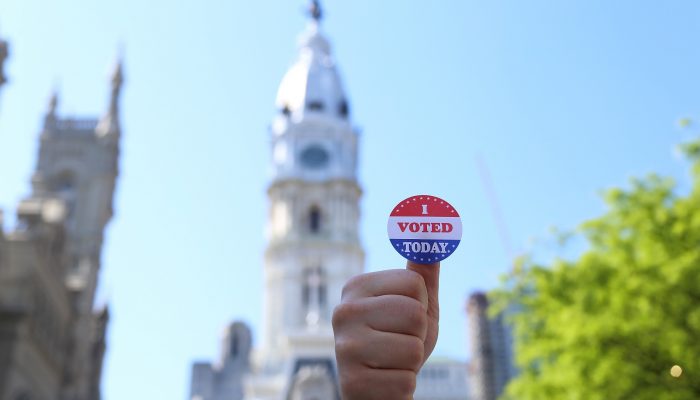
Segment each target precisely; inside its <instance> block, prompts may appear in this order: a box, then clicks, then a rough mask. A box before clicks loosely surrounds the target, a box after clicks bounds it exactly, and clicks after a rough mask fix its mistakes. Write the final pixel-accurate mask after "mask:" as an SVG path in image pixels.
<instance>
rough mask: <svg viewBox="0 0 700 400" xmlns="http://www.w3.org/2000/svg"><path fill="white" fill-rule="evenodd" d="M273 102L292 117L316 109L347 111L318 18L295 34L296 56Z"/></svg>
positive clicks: (336, 114)
mask: <svg viewBox="0 0 700 400" xmlns="http://www.w3.org/2000/svg"><path fill="white" fill-rule="evenodd" d="M319 18H320V17H319ZM276 106H277V108H278V109H279V112H280V113H282V114H283V115H285V116H287V117H293V118H299V117H301V116H302V115H304V114H306V113H309V114H311V113H317V114H323V115H327V116H333V117H339V118H343V119H345V118H347V116H348V114H349V105H348V101H347V98H346V97H345V91H344V90H343V85H342V82H341V80H340V75H339V74H338V71H337V69H336V66H335V61H334V60H333V57H332V56H331V48H330V44H329V43H328V40H326V38H325V37H324V36H323V34H322V33H321V32H320V28H319V21H318V18H314V20H313V21H311V23H309V26H308V27H307V29H306V31H305V32H303V33H302V34H301V36H300V38H299V56H298V58H297V61H296V62H295V63H294V64H293V65H292V66H291V68H289V70H288V71H287V73H286V74H285V75H284V78H283V79H282V83H281V84H280V87H279V90H278V91H277V101H276Z"/></svg>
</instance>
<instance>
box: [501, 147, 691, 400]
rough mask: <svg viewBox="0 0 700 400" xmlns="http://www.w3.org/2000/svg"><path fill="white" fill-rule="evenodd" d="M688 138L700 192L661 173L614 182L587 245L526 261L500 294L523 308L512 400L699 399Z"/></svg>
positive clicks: (589, 225)
mask: <svg viewBox="0 0 700 400" xmlns="http://www.w3.org/2000/svg"><path fill="white" fill-rule="evenodd" d="M682 148H683V150H684V153H685V154H686V155H687V157H688V159H689V160H690V162H691V164H692V176H693V187H692V189H691V191H690V193H686V194H679V193H678V189H677V187H676V185H675V184H674V182H673V181H672V180H670V179H663V178H661V177H659V176H657V175H650V176H648V177H646V178H644V179H634V180H632V183H631V187H629V188H626V189H613V190H610V191H608V192H607V193H606V195H605V200H606V203H607V204H608V210H607V212H606V213H605V214H604V215H603V216H601V217H599V218H596V219H593V220H591V221H587V222H585V223H584V224H583V225H582V226H581V227H580V229H579V230H578V231H577V235H580V237H582V238H584V239H585V241H586V242H587V247H586V248H587V250H586V251H585V252H584V253H583V254H582V255H580V256H579V257H578V258H577V259H575V260H565V259H557V260H555V261H553V262H552V264H551V265H541V264H538V263H536V262H534V261H532V260H531V259H524V260H521V261H520V262H519V264H518V266H517V267H516V268H515V270H514V272H513V273H512V274H511V275H510V276H508V277H507V279H506V282H505V284H504V285H503V287H502V288H501V289H499V290H497V291H495V293H493V296H492V297H493V299H494V300H495V303H496V309H497V310H498V309H499V308H500V310H504V309H506V308H507V307H508V305H513V304H517V307H516V308H517V309H518V310H519V311H518V312H517V313H516V314H513V315H512V316H511V322H512V323H513V326H514V333H515V351H516V363H517V364H518V366H519V368H520V375H519V376H518V377H517V378H516V379H515V380H513V381H512V382H511V383H510V385H509V386H508V388H507V391H506V394H505V395H504V396H503V398H505V399H518V400H542V399H557V400H560V399H564V400H569V399H570V400H598V399H600V400H615V399H634V400H644V399H650V400H651V399H653V400H665V399H669V400H671V399H672V400H685V399H688V400H691V399H692V400H698V399H700V140H698V141H695V142H692V143H689V144H686V145H684V146H682ZM674 365H678V366H680V367H681V368H682V374H681V375H680V376H679V377H673V376H672V375H671V373H670V371H671V368H672V367H673V366H674ZM674 371H678V369H677V368H674Z"/></svg>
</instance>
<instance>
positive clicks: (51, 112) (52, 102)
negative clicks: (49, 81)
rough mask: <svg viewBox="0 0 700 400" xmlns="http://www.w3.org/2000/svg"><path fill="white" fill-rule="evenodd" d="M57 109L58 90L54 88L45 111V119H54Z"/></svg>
mask: <svg viewBox="0 0 700 400" xmlns="http://www.w3.org/2000/svg"><path fill="white" fill-rule="evenodd" d="M57 108H58V89H56V88H54V89H53V90H52V91H51V96H50V97H49V108H48V110H47V111H46V116H47V117H53V118H55V117H56V109H57Z"/></svg>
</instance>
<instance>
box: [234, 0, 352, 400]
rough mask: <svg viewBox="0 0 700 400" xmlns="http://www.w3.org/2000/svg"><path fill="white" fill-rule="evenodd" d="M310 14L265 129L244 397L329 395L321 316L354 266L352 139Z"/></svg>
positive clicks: (330, 353)
mask: <svg viewBox="0 0 700 400" xmlns="http://www.w3.org/2000/svg"><path fill="white" fill-rule="evenodd" d="M310 14H311V16H312V17H313V18H312V20H311V21H310V23H309V25H308V27H307V29H306V31H305V32H303V33H302V35H301V37H300V39H299V56H298V59H297V61H296V62H295V63H294V64H293V65H292V67H291V68H290V69H289V71H288V72H287V74H286V75H285V76H284V78H283V80H282V83H281V85H280V88H279V91H278V94H277V107H278V110H279V113H278V114H277V115H276V116H275V118H274V121H273V123H272V128H271V131H272V132H271V134H272V182H271V184H270V187H269V189H268V197H269V200H270V214H269V225H268V241H269V243H268V246H267V250H266V252H265V266H264V276H265V293H264V312H265V315H264V327H263V337H262V340H261V341H260V347H259V348H258V349H257V350H256V352H255V355H254V358H253V368H254V371H255V372H254V374H253V375H252V376H251V378H250V379H249V380H248V384H247V390H246V397H247V398H250V399H266V400H267V399H270V400H272V399H274V400H278V399H294V400H309V399H322V400H326V399H328V400H331V399H335V398H337V396H338V395H337V385H336V378H335V356H334V342H333V330H332V327H331V323H330V316H331V313H332V310H333V308H334V307H335V306H336V305H337V304H338V303H339V301H340V295H341V290H342V287H343V285H344V284H345V282H346V281H347V280H348V279H349V278H350V277H352V276H354V275H356V274H359V273H361V272H362V270H363V268H364V251H363V249H362V246H361V244H360V239H359V220H360V210H359V202H360V197H361V193H362V192H361V189H360V186H359V185H358V182H357V147H358V146H357V138H358V135H357V132H356V130H355V129H354V128H353V126H352V124H351V122H350V120H349V106H348V100H347V97H346V96H345V92H344V90H343V87H342V84H341V80H340V77H339V74H338V71H337V70H336V66H335V62H334V60H333V58H332V56H331V49H330V45H329V43H328V41H327V40H326V38H325V37H324V36H323V35H322V33H321V32H320V20H321V10H320V7H319V5H318V3H317V2H315V1H314V2H313V3H312V6H311V13H310Z"/></svg>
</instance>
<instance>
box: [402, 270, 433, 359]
mask: <svg viewBox="0 0 700 400" xmlns="http://www.w3.org/2000/svg"><path fill="white" fill-rule="evenodd" d="M406 269H407V270H411V271H413V272H416V273H418V274H420V276H422V277H423V280H424V281H425V288H426V289H427V290H428V332H427V335H426V338H425V355H424V358H423V361H425V360H427V359H428V357H430V354H431V353H432V352H433V349H434V348H435V343H437V337H438V330H439V321H440V300H439V296H438V294H439V293H438V292H439V291H440V262H436V263H433V264H418V263H414V262H413V261H410V260H409V261H408V262H407V263H406Z"/></svg>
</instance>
